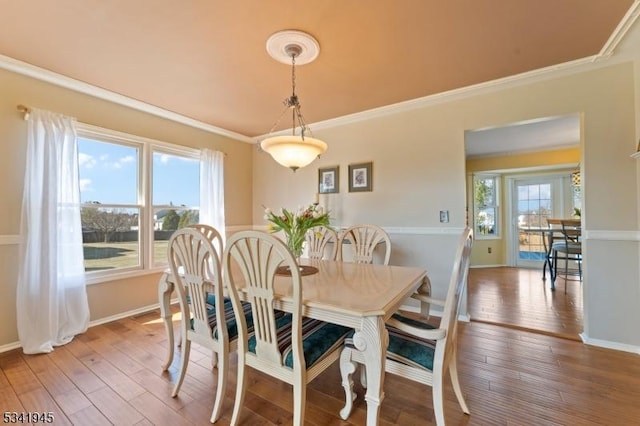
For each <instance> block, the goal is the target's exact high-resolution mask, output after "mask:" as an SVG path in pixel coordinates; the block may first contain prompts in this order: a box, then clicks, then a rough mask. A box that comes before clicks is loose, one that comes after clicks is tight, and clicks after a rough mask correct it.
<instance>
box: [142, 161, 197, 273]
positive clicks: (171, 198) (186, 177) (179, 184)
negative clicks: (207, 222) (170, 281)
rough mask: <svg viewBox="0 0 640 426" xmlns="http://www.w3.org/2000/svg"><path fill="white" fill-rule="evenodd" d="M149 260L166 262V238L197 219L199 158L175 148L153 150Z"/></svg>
mask: <svg viewBox="0 0 640 426" xmlns="http://www.w3.org/2000/svg"><path fill="white" fill-rule="evenodd" d="M152 176H153V178H152V180H151V181H152V185H153V196H152V199H153V264H154V265H163V264H165V263H167V242H168V240H169V238H170V237H171V235H172V234H173V232H174V231H175V230H176V229H180V228H182V227H184V226H186V225H191V224H193V223H198V218H199V209H198V206H199V205H200V190H199V187H200V160H199V158H198V157H197V156H196V157H194V156H185V155H184V154H182V155H180V154H178V153H175V152H171V151H167V150H166V149H165V150H157V151H154V152H153V172H152Z"/></svg>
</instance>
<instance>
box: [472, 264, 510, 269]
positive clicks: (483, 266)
mask: <svg viewBox="0 0 640 426" xmlns="http://www.w3.org/2000/svg"><path fill="white" fill-rule="evenodd" d="M506 266H507V265H505V264H498V265H469V268H470V269H482V268H504V267H506Z"/></svg>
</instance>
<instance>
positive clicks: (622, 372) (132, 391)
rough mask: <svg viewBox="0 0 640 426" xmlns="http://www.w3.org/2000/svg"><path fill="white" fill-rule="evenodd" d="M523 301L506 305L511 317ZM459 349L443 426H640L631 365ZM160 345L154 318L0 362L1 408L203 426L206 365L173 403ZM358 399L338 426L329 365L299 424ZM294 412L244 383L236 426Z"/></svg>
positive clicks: (415, 401)
mask: <svg viewBox="0 0 640 426" xmlns="http://www.w3.org/2000/svg"><path fill="white" fill-rule="evenodd" d="M485 272H486V271H485ZM503 272H508V271H503ZM472 275H475V273H474V274H472ZM482 275H483V274H482ZM474 279H475V278H474ZM484 279H487V278H486V277H485V278H484ZM483 285H484V284H483ZM509 285H512V284H509ZM560 290H563V289H562V288H560ZM475 291H477V292H478V293H479V294H482V293H483V292H482V290H476V289H472V288H471V286H470V294H473V292H475ZM556 293H557V294H560V291H556ZM505 294H507V295H509V294H514V293H513V292H511V291H506V292H505ZM505 297H506V298H508V297H509V296H505ZM472 299H474V298H473V297H471V296H470V300H472ZM522 299H523V298H521V297H520V298H514V300H512V301H511V302H510V301H509V300H507V299H504V300H502V303H503V304H504V305H506V306H511V305H512V304H517V303H519V302H518V300H522ZM474 300H476V301H478V300H481V299H480V297H477V298H475V299H474ZM512 307H513V306H512ZM476 308H478V307H477V306H476V305H475V303H472V310H473V309H476ZM514 309H515V308H514ZM521 309H522V310H523V311H529V308H528V306H522V307H521ZM480 310H482V309H480ZM486 311H487V312H489V311H490V310H489V308H486ZM472 315H473V314H472ZM492 315H495V314H492ZM177 319H178V315H176V316H175V317H174V320H175V321H176V322H175V324H176V325H177ZM558 323H561V321H559V322H558ZM459 339H460V340H459V342H460V345H459V346H460V350H459V354H458V360H459V370H460V375H461V376H460V379H461V384H462V388H463V392H464V394H465V397H466V399H467V403H468V405H469V408H470V410H471V415H470V416H466V415H464V414H462V412H461V411H460V409H459V407H458V405H457V402H456V399H455V396H454V394H453V390H452V389H451V386H450V385H449V384H448V381H447V386H446V388H445V417H446V419H447V423H448V424H449V425H605V424H607V425H631V424H638V421H639V420H640V404H638V402H639V401H640V357H638V356H637V355H633V354H629V353H624V352H618V351H613V350H607V349H602V348H596V347H590V346H586V345H583V344H582V343H580V342H577V341H575V340H572V339H565V338H558V337H554V336H551V335H549V334H543V333H532V332H527V331H523V330H522V329H516V328H512V327H503V326H497V325H494V324H488V323H483V322H474V321H472V322H471V323H461V325H460V334H459ZM165 345H166V338H165V332H164V328H163V325H162V323H161V321H160V320H159V312H158V311H152V312H149V313H147V314H144V315H139V316H136V317H131V318H125V319H122V320H119V321H115V322H112V323H108V324H104V325H100V326H96V327H93V328H91V329H89V330H88V331H87V333H85V334H84V335H81V336H78V337H76V338H75V339H74V340H73V341H72V342H71V343H69V344H68V345H66V346H62V347H58V348H56V350H55V351H54V352H52V353H50V354H44V355H31V356H28V355H23V354H22V353H21V352H20V351H11V352H7V353H4V354H0V408H2V411H3V412H4V411H16V412H34V411H37V412H43V411H52V412H53V413H54V415H55V424H56V425H59V424H60V425H64V424H75V425H82V426H84V425H101V424H105V425H107V424H117V425H128V424H131V425H134V424H135V425H150V424H155V425H183V424H184V425H187V424H196V425H206V424H209V423H208V419H209V415H210V410H211V408H212V404H213V395H214V389H215V386H216V385H215V383H216V382H215V379H216V374H217V372H216V371H215V370H212V369H211V367H210V365H211V364H210V362H211V360H210V357H209V354H208V353H207V352H206V351H203V350H202V349H201V348H200V347H198V346H197V345H195V344H194V345H193V348H192V355H191V359H190V364H189V369H188V371H187V376H186V378H185V382H184V384H183V387H182V390H181V392H180V395H179V396H178V397H177V398H171V397H170V394H171V389H172V381H173V380H174V379H175V376H176V372H177V362H178V360H176V361H174V364H173V365H172V367H171V368H170V371H169V372H168V373H163V372H161V364H162V362H163V361H164V357H165V355H166V346H165ZM179 355H180V352H179V349H178V352H177V356H178V357H179ZM231 373H232V374H231V375H230V377H229V379H230V385H229V390H228V392H227V397H226V401H225V404H224V407H223V418H222V419H221V420H220V421H219V422H218V424H221V425H227V424H229V421H230V416H231V410H232V406H233V397H234V390H235V383H234V382H235V380H234V375H235V356H233V357H232V372H231ZM357 390H358V399H357V400H356V404H355V405H356V409H355V410H354V413H353V414H352V416H351V418H350V419H349V420H348V421H342V420H341V419H340V418H339V417H338V411H339V409H340V408H341V406H342V404H343V400H344V394H343V391H342V388H341V386H340V378H339V369H338V365H337V364H335V365H334V366H333V367H332V368H330V369H329V370H328V371H327V372H325V373H324V374H322V375H321V376H320V377H318V378H317V379H316V380H314V381H313V382H312V383H311V384H310V388H309V391H308V393H307V416H306V424H308V425H363V424H365V419H366V404H365V402H364V400H363V392H362V389H361V388H359V387H357ZM385 392H386V398H385V400H384V402H383V405H382V409H381V422H380V424H381V425H431V424H434V418H433V411H432V403H431V392H430V389H428V388H426V387H424V386H421V385H418V384H415V383H412V382H409V381H407V380H404V379H400V378H397V377H394V376H391V375H389V376H387V379H386V381H385ZM292 405H293V403H292V391H291V387H290V386H288V385H285V384H283V383H281V382H279V381H277V380H274V379H271V378H269V377H267V376H265V375H263V374H260V373H257V372H254V371H251V372H250V374H249V385H248V392H247V396H246V399H245V408H244V410H243V412H242V417H241V423H242V424H243V425H287V424H291V422H292V418H291V410H292Z"/></svg>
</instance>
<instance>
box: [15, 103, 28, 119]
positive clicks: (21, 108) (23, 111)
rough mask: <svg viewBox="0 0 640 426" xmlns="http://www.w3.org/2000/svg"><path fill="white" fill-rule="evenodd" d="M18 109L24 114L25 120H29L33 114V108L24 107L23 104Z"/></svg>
mask: <svg viewBox="0 0 640 426" xmlns="http://www.w3.org/2000/svg"><path fill="white" fill-rule="evenodd" d="M16 108H17V109H18V111H20V112H21V113H22V114H24V119H25V120H28V119H29V114H30V113H31V108H29V107H27V106H24V105H22V104H20V105H18V106H16Z"/></svg>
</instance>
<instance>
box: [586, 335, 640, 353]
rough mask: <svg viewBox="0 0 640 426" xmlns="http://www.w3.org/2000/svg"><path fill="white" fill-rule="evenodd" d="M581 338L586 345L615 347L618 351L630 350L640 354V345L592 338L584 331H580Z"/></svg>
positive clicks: (606, 347)
mask: <svg viewBox="0 0 640 426" xmlns="http://www.w3.org/2000/svg"><path fill="white" fill-rule="evenodd" d="M580 338H581V339H582V342H583V343H584V344H586V345H590V346H598V347H600V348H605V349H614V350H616V351H623V352H630V353H632V354H638V355H640V346H634V345H627V344H625V343H618V342H611V341H609V340H602V339H592V338H591V337H589V336H587V334H586V333H584V332H583V333H580Z"/></svg>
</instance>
